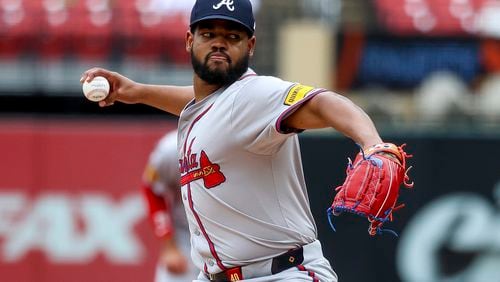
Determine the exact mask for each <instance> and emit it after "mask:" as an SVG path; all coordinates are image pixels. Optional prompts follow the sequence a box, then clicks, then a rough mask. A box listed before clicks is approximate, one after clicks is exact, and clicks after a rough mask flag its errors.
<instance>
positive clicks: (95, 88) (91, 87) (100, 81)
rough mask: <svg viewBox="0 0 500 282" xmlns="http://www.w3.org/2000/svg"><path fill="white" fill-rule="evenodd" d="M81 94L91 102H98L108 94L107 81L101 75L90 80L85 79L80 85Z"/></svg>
mask: <svg viewBox="0 0 500 282" xmlns="http://www.w3.org/2000/svg"><path fill="white" fill-rule="evenodd" d="M82 89H83V94H84V95H85V97H87V99H89V100H90V101H93V102H99V101H102V100H104V99H106V97H107V96H108V94H109V82H108V80H107V79H106V78H104V77H102V76H96V77H94V79H92V81H90V82H88V81H85V82H84V83H83V85H82Z"/></svg>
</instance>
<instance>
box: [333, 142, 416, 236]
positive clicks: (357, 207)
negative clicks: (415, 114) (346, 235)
mask: <svg viewBox="0 0 500 282" xmlns="http://www.w3.org/2000/svg"><path fill="white" fill-rule="evenodd" d="M404 146H405V145H402V146H399V147H398V146H396V145H394V144H391V143H382V144H377V145H374V146H372V147H370V148H368V149H367V150H366V151H363V150H362V149H361V151H360V153H359V154H358V155H357V156H356V159H355V160H354V163H352V161H351V160H350V159H349V164H348V165H347V170H346V173H347V178H346V180H345V182H344V184H342V186H339V187H337V188H336V189H335V190H336V191H338V192H337V194H336V195H335V199H334V200H333V203H332V206H331V207H330V208H329V209H328V219H329V221H330V225H331V226H332V228H333V230H335V228H334V226H333V223H332V216H339V215H340V214H342V213H343V212H349V213H354V214H357V215H361V216H363V217H366V218H367V219H368V221H369V222H370V226H369V228H368V233H369V234H370V235H372V236H374V235H375V234H380V233H381V232H382V231H389V232H392V233H393V234H395V235H397V234H396V233H395V232H393V231H391V230H387V229H382V225H383V224H384V223H385V222H386V221H392V213H393V212H394V211H396V210H398V209H400V208H402V207H404V204H400V205H397V201H398V197H399V191H400V190H399V188H400V186H401V184H404V186H405V187H407V188H412V187H413V183H410V182H409V177H408V174H407V172H408V170H409V169H410V168H411V167H409V168H408V169H407V168H406V158H410V157H411V155H408V154H407V153H406V152H405V151H404V150H403V148H404Z"/></svg>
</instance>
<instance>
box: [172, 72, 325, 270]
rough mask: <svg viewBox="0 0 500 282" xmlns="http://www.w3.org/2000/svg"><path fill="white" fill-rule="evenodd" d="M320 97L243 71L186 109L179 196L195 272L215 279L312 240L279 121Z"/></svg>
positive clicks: (289, 140) (290, 147)
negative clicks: (239, 75)
mask: <svg viewBox="0 0 500 282" xmlns="http://www.w3.org/2000/svg"><path fill="white" fill-rule="evenodd" d="M323 91H325V90H324V89H315V88H312V87H307V86H303V85H300V84H295V83H292V82H287V81H283V80H280V79H278V78H275V77H265V76H257V75H256V74H255V73H254V72H253V71H252V70H248V71H247V72H246V73H245V74H244V75H243V76H242V77H241V78H240V79H239V80H238V81H236V82H235V83H233V84H232V85H230V86H228V87H226V88H222V89H219V90H217V91H216V92H214V93H212V94H211V95H209V96H208V97H206V98H205V99H204V100H202V101H198V102H196V103H195V102H194V100H193V101H191V102H190V103H188V105H186V107H185V108H184V110H183V111H182V113H181V115H180V118H179V139H178V141H179V142H178V147H179V148H178V149H179V162H180V170H181V185H182V187H181V193H182V200H183V202H184V206H185V210H186V213H187V218H188V221H189V228H190V232H191V244H192V257H193V260H194V263H195V264H196V266H197V267H199V268H200V269H201V270H203V271H205V272H206V273H218V272H221V271H223V270H225V268H230V267H234V266H240V265H246V264H250V263H253V262H257V261H261V260H265V259H269V258H272V257H275V256H277V255H279V254H282V253H284V252H286V251H287V250H289V249H292V248H296V247H298V246H301V245H305V244H308V243H311V242H313V241H315V240H316V238H317V230H316V225H315V223H314V219H313V216H312V213H311V211H310V207H309V200H308V196H307V191H306V185H305V181H304V175H303V171H302V163H301V156H300V149H299V142H298V137H297V135H296V134H295V132H291V131H288V130H286V129H283V128H281V122H282V120H283V119H284V118H285V117H287V116H288V115H289V114H291V113H292V112H293V111H294V110H296V109H297V108H298V107H299V106H300V105H301V104H302V103H304V102H305V101H307V100H309V99H310V98H312V97H313V96H314V95H316V94H318V93H321V92H323Z"/></svg>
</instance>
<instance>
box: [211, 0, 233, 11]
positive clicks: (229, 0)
mask: <svg viewBox="0 0 500 282" xmlns="http://www.w3.org/2000/svg"><path fill="white" fill-rule="evenodd" d="M223 5H225V6H226V8H227V9H228V10H229V11H231V12H232V11H234V1H233V0H222V1H220V2H219V4H217V5H213V6H212V8H214V10H219V9H220V8H221V7H222V6H223Z"/></svg>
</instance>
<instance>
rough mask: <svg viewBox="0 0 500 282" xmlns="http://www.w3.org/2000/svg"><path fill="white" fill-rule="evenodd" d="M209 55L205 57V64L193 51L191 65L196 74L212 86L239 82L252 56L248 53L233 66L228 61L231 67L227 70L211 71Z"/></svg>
mask: <svg viewBox="0 0 500 282" xmlns="http://www.w3.org/2000/svg"><path fill="white" fill-rule="evenodd" d="M209 56H210V54H208V55H207V56H206V57H205V62H202V61H200V60H198V59H197V58H196V57H195V56H194V53H193V50H191V64H192V65H193V70H194V72H195V73H196V74H197V75H198V76H199V77H200V78H201V79H202V80H204V81H205V82H207V83H208V84H211V85H229V84H232V83H233V82H235V81H236V80H238V79H239V78H240V77H241V76H242V75H243V74H244V73H245V72H246V71H247V70H248V65H249V61H250V55H249V54H248V53H247V54H246V55H245V56H244V57H242V58H241V59H240V60H238V61H237V62H236V63H234V64H232V61H230V60H228V64H229V67H228V68H227V70H221V69H218V68H216V69H211V68H210V67H209V66H208V61H209Z"/></svg>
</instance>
